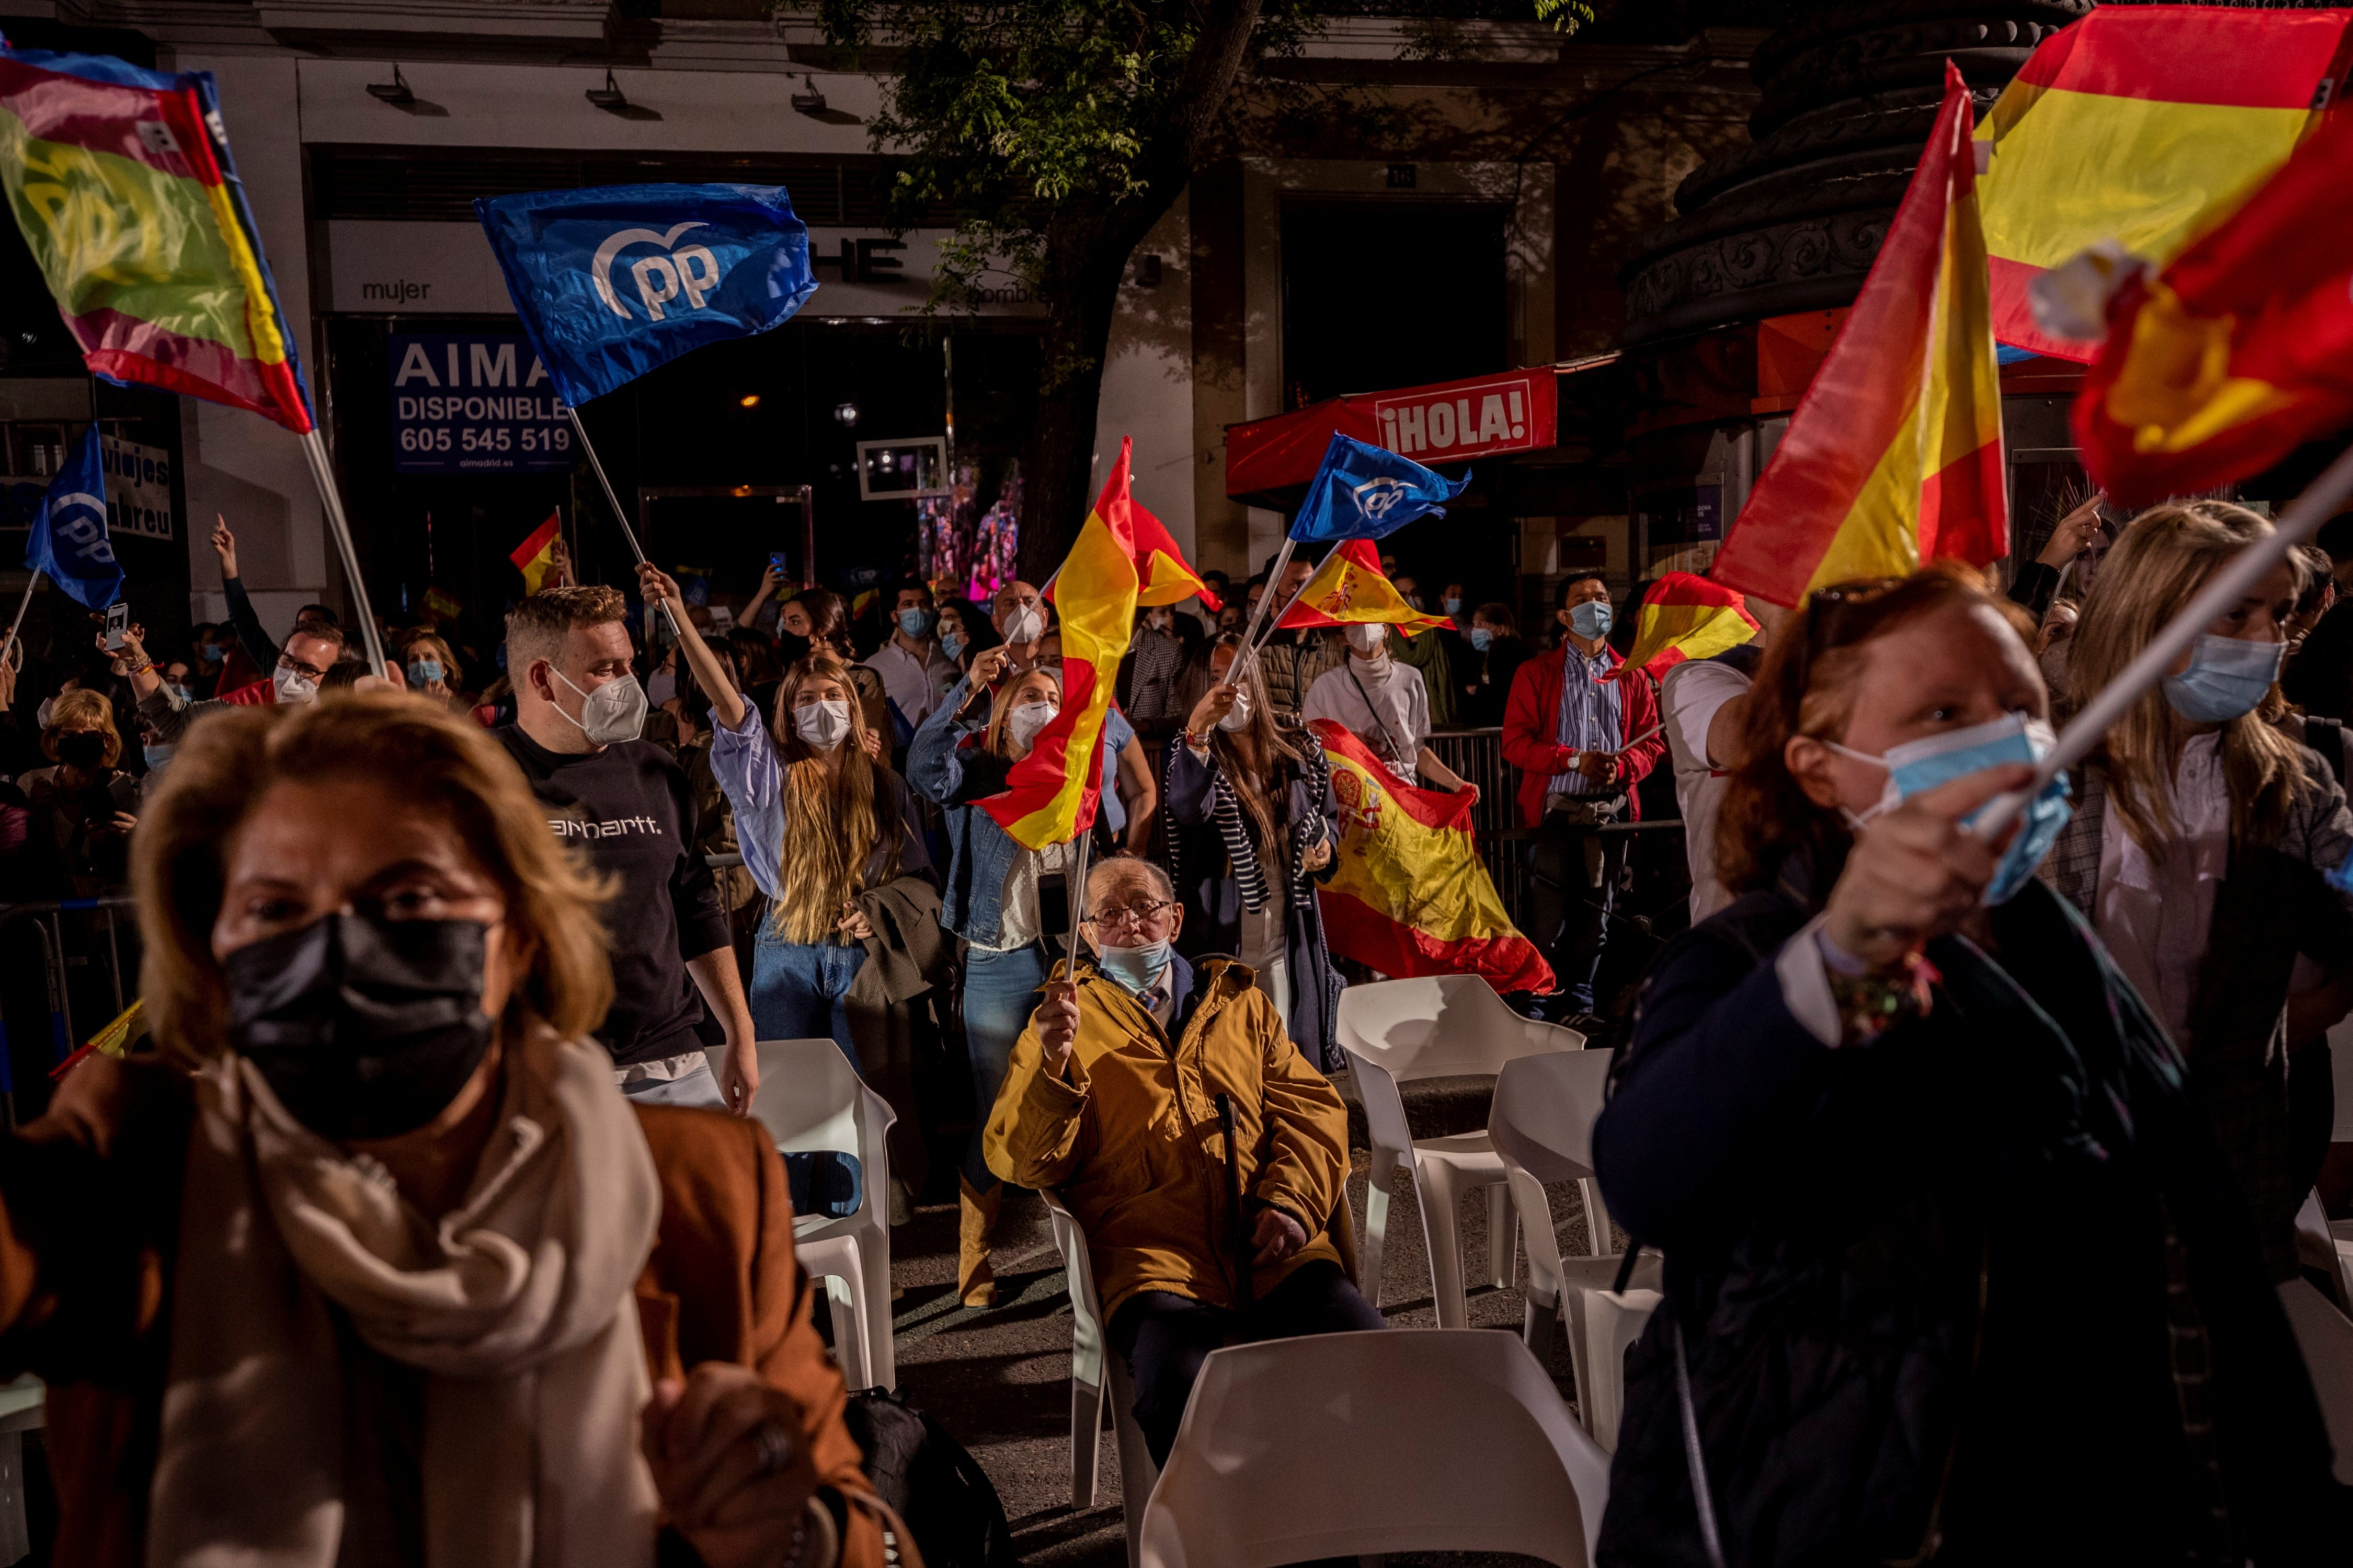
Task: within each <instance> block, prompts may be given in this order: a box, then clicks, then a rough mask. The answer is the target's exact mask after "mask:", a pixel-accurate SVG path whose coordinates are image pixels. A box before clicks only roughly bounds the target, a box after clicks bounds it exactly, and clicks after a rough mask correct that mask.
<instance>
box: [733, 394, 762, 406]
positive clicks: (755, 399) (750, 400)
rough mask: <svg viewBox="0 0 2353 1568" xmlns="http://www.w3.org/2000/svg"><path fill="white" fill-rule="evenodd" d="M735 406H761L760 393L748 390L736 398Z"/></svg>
mask: <svg viewBox="0 0 2353 1568" xmlns="http://www.w3.org/2000/svg"><path fill="white" fill-rule="evenodd" d="M735 406H736V407H738V408H757V407H759V406H760V395H759V394H758V393H756V392H747V393H745V394H744V395H743V396H741V397H739V398H737V399H736V400H735Z"/></svg>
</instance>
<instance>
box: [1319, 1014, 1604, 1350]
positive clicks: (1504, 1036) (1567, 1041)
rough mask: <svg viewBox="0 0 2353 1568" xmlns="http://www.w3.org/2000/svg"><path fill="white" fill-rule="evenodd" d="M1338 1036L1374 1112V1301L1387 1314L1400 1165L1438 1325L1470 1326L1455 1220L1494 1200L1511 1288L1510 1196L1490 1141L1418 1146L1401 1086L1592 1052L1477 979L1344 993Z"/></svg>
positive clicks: (1368, 1235) (1490, 1245) (1490, 1209)
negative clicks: (1480, 1193) (1385, 1269)
mask: <svg viewBox="0 0 2353 1568" xmlns="http://www.w3.org/2000/svg"><path fill="white" fill-rule="evenodd" d="M1336 1025H1337V1028H1336V1033H1337V1034H1338V1036H1339V1040H1340V1046H1341V1048H1342V1049H1344V1050H1345V1051H1346V1052H1347V1053H1348V1066H1349V1069H1350V1075H1351V1076H1352V1077H1353V1078H1354V1079H1355V1080H1356V1092H1357V1094H1358V1096H1359V1097H1360V1098H1361V1099H1362V1100H1363V1101H1364V1106H1365V1128H1366V1131H1367V1132H1368V1133H1369V1134H1370V1135H1371V1139H1372V1145H1373V1161H1372V1169H1371V1174H1370V1177H1369V1179H1368V1181H1367V1182H1366V1197H1365V1237H1364V1244H1363V1245H1362V1246H1361V1247H1359V1248H1358V1249H1357V1268H1358V1273H1359V1274H1360V1276H1361V1277H1362V1279H1363V1281H1364V1292H1365V1300H1367V1301H1370V1302H1371V1303H1372V1304H1373V1305H1374V1306H1376V1307H1377V1306H1379V1305H1380V1304H1381V1252H1382V1248H1383V1246H1384V1243H1385V1241H1386V1239H1387V1237H1388V1222H1389V1183H1390V1180H1391V1179H1392V1177H1393V1176H1394V1174H1395V1173H1396V1170H1397V1167H1398V1166H1399V1165H1404V1166H1406V1167H1408V1168H1409V1169H1410V1170H1411V1171H1412V1172H1413V1182H1414V1195H1415V1196H1416V1197H1417V1198H1418V1199H1419V1203H1420V1208H1421V1234H1422V1241H1423V1244H1424V1245H1425V1246H1427V1247H1429V1248H1430V1296H1431V1298H1432V1299H1433V1300H1435V1301H1436V1302H1437V1305H1438V1326H1439V1327H1440V1328H1441V1329H1459V1328H1462V1327H1465V1326H1467V1324H1468V1323H1469V1321H1470V1314H1469V1311H1468V1310H1467V1309H1466V1308H1465V1306H1464V1304H1463V1296H1462V1244H1461V1239H1460V1236H1459V1232H1460V1228H1461V1227H1460V1226H1459V1225H1458V1223H1457V1219H1456V1216H1457V1215H1458V1214H1459V1213H1460V1212H1461V1199H1462V1194H1464V1193H1466V1192H1468V1191H1470V1190H1472V1189H1473V1188H1476V1187H1485V1188H1486V1189H1487V1190H1488V1191H1487V1254H1488V1266H1489V1267H1488V1276H1489V1279H1491V1280H1492V1281H1493V1284H1494V1285H1495V1286H1496V1287H1497V1288H1499V1289H1500V1288H1503V1287H1505V1286H1508V1285H1510V1284H1511V1282H1512V1258H1513V1252H1514V1247H1513V1229H1512V1195H1511V1187H1510V1185H1509V1182H1508V1179H1507V1177H1506V1176H1505V1174H1504V1163H1503V1161H1502V1160H1500V1159H1498V1158H1497V1157H1496V1155H1495V1148H1494V1145H1493V1143H1492V1142H1489V1141H1488V1138H1487V1134H1486V1133H1485V1132H1483V1131H1480V1132H1459V1133H1455V1134H1453V1135H1452V1136H1451V1137H1444V1138H1416V1137H1414V1136H1413V1134H1412V1133H1411V1131H1409V1130H1408V1128H1407V1126H1406V1120H1405V1105H1404V1102H1403V1101H1402V1100H1399V1099H1398V1085H1399V1084H1401V1083H1412V1082H1414V1081H1416V1080H1417V1079H1430V1078H1458V1077H1470V1076H1473V1075H1493V1074H1495V1073H1499V1072H1501V1071H1502V1070H1503V1068H1504V1063H1505V1062H1508V1061H1513V1060H1515V1059H1516V1058H1521V1057H1527V1056H1538V1055H1542V1054H1544V1053H1546V1052H1550V1051H1573V1050H1577V1049H1580V1048H1582V1047H1583V1046H1584V1044H1585V1037H1584V1036H1582V1035H1580V1034H1578V1033H1577V1031H1576V1030H1574V1029H1564V1028H1561V1027H1559V1026H1556V1025H1552V1024H1544V1023H1538V1022H1536V1021H1535V1020H1534V1019H1532V1018H1523V1017H1521V1016H1519V1015H1518V1014H1517V1013H1514V1012H1513V1011H1512V1010H1511V1009H1510V1008H1509V1007H1506V1006H1505V1005H1504V999H1503V998H1502V997H1501V996H1498V995H1496V994H1495V992H1494V988H1493V986H1491V985H1489V984H1487V982H1486V981H1485V980H1483V979H1482V978H1481V977H1480V976H1478V975H1475V974H1440V975H1429V976H1425V977H1422V978H1419V979H1414V980H1384V981H1379V982H1377V983H1376V984H1370V985H1351V986H1349V987H1348V988H1347V989H1346V990H1345V991H1343V992H1341V993H1340V1011H1339V1016H1338V1018H1337V1020H1336Z"/></svg>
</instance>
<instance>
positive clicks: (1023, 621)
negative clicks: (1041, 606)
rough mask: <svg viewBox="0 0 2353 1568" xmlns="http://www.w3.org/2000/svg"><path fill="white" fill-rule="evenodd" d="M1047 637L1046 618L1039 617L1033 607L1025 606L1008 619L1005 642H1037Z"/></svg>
mask: <svg viewBox="0 0 2353 1568" xmlns="http://www.w3.org/2000/svg"><path fill="white" fill-rule="evenodd" d="M1045 635H1046V617H1045V616H1041V615H1039V613H1038V611H1037V609H1036V607H1035V606H1033V605H1021V606H1020V607H1019V608H1018V609H1017V610H1015V611H1014V612H1013V614H1012V615H1010V616H1007V617H1006V621H1005V640H1006V641H1007V642H1018V643H1030V642H1036V641H1037V640H1038V639H1039V637H1044V636H1045Z"/></svg>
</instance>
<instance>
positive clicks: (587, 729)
mask: <svg viewBox="0 0 2353 1568" xmlns="http://www.w3.org/2000/svg"><path fill="white" fill-rule="evenodd" d="M547 673H548V674H550V675H552V676H554V677H555V679H558V680H562V681H564V684H565V685H566V686H572V682H571V681H570V680H568V679H565V674H564V672H563V671H562V670H560V669H558V668H555V666H554V665H552V664H551V665H549V666H548V667H547ZM572 689H573V690H575V691H580V689H579V688H578V687H576V686H572ZM556 711H557V712H558V713H564V709H563V708H562V706H560V705H559V706H558V707H557V708H556ZM564 716H565V718H566V719H568V720H571V721H572V722H573V723H574V724H575V725H577V726H578V727H579V730H580V732H581V733H582V734H584V735H586V736H587V737H588V743H589V744H590V745H592V746H610V745H613V744H615V743H617V742H621V741H634V740H636V739H637V738H638V736H639V735H640V734H642V733H643V732H644V731H645V727H646V689H645V688H644V687H642V686H639V685H638V678H637V677H636V676H634V675H625V676H623V677H621V678H620V679H618V680H608V681H607V682H606V683H605V684H604V685H602V686H600V687H598V688H597V689H596V690H594V691H580V717H579V718H577V719H573V718H572V715H571V714H569V713H564Z"/></svg>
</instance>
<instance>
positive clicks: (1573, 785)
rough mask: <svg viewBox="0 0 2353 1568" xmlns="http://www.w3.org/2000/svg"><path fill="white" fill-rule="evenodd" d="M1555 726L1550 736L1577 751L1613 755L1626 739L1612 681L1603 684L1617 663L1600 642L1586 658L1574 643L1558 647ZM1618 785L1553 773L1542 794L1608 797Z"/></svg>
mask: <svg viewBox="0 0 2353 1568" xmlns="http://www.w3.org/2000/svg"><path fill="white" fill-rule="evenodd" d="M1561 654H1562V658H1561V666H1560V724H1559V731H1558V733H1556V735H1555V736H1554V737H1553V738H1554V740H1555V741H1556V742H1558V743H1559V744H1561V745H1564V746H1567V747H1568V748H1569V749H1570V750H1572V751H1578V752H1614V751H1617V750H1618V749H1619V747H1620V744H1621V743H1622V742H1624V740H1625V738H1626V729H1625V721H1624V720H1623V718H1621V717H1620V710H1619V700H1620V699H1619V695H1618V683H1617V682H1616V681H1614V680H1604V679H1601V677H1603V676H1605V675H1607V674H1609V672H1610V670H1611V669H1613V668H1616V667H1617V664H1618V656H1617V655H1616V654H1615V653H1614V652H1612V651H1611V650H1610V647H1609V644H1607V643H1604V644H1602V645H1601V647H1600V648H1599V651H1597V652H1596V653H1595V654H1594V655H1593V656H1592V657H1591V658H1587V657H1586V656H1585V655H1584V654H1582V653H1579V652H1578V651H1577V646H1576V645H1575V644H1574V643H1570V644H1567V645H1565V646H1564V647H1562V649H1561ZM1619 787H1620V786H1619V785H1617V784H1603V783H1602V782H1601V781H1600V780H1599V779H1589V778H1587V777H1586V776H1585V775H1584V774H1583V773H1555V774H1553V776H1552V782H1551V783H1550V784H1546V786H1545V793H1546V794H1547V795H1612V794H1615V793H1616V792H1617V791H1618V789H1619Z"/></svg>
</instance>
